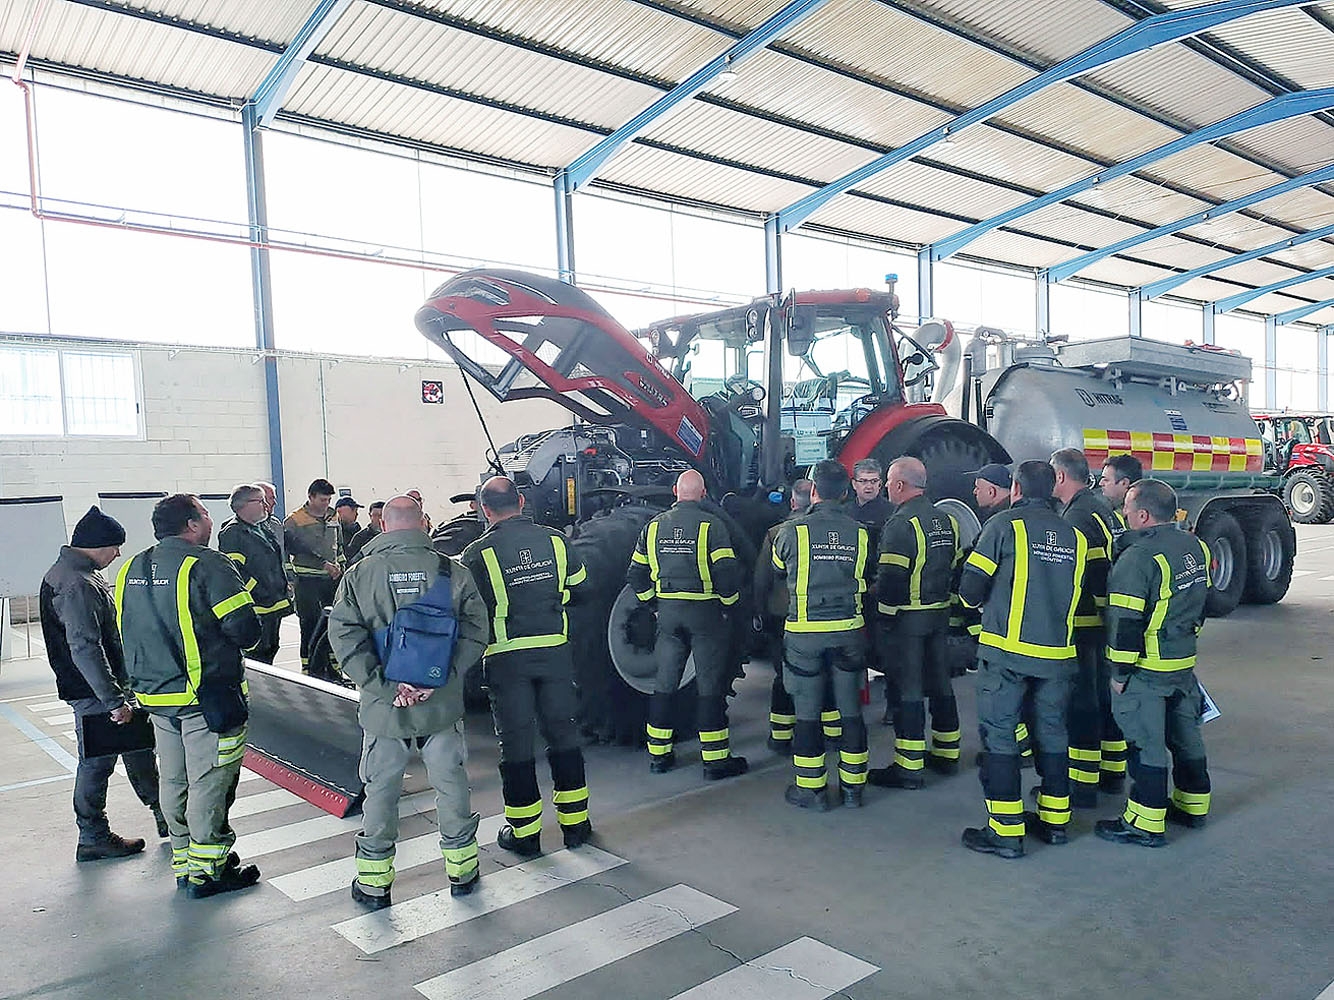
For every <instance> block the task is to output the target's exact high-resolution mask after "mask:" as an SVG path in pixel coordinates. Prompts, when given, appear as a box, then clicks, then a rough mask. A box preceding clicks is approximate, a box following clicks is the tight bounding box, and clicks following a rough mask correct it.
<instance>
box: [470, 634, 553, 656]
mask: <svg viewBox="0 0 1334 1000" xmlns="http://www.w3.org/2000/svg"><path fill="white" fill-rule="evenodd" d="M568 641H569V640H568V639H567V638H566V637H565V635H564V634H554V635H521V636H519V637H517V638H514V639H506V640H505V641H504V642H493V643H491V644H490V645H489V646H487V647H486V651H485V653H486V655H487V656H492V655H494V654H496V653H509V652H513V651H514V650H516V649H552V648H553V647H556V646H563V645H565V643H566V642H568Z"/></svg>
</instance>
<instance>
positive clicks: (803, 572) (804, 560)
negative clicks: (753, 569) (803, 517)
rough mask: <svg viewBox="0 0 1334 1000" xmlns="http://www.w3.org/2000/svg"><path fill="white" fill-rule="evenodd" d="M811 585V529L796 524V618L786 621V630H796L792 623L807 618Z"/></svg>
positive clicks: (798, 622) (800, 621)
mask: <svg viewBox="0 0 1334 1000" xmlns="http://www.w3.org/2000/svg"><path fill="white" fill-rule="evenodd" d="M810 586H811V529H810V527H809V526H808V525H805V524H799V525H797V587H796V595H797V620H796V621H795V622H788V631H796V630H795V629H793V628H792V626H793V625H798V624H805V623H806V618H807V609H808V607H809V604H808V592H809V591H810Z"/></svg>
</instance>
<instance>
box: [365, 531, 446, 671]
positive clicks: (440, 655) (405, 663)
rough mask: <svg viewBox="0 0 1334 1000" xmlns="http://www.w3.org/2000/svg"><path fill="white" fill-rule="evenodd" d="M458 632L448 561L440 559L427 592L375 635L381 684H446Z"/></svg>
mask: <svg viewBox="0 0 1334 1000" xmlns="http://www.w3.org/2000/svg"><path fill="white" fill-rule="evenodd" d="M458 631H459V622H458V619H457V618H456V617H455V616H454V591H453V587H452V586H451V584H450V580H449V560H448V559H447V558H444V557H442V558H441V560H440V575H439V576H437V577H436V578H435V583H433V584H431V589H430V590H428V591H427V592H426V593H424V594H422V596H421V597H419V598H417V600H415V601H413V602H412V603H411V604H405V605H404V606H403V607H401V608H399V609H398V610H397V611H396V612H394V617H393V620H392V621H390V623H389V625H388V626H387V627H386V628H382V629H379V630H377V631H376V633H375V644H376V646H377V647H378V650H379V653H380V663H381V664H382V665H383V666H384V676H385V680H388V681H394V682H396V683H402V684H411V685H412V686H413V687H424V688H438V687H443V686H444V685H445V682H446V681H448V680H449V668H450V664H451V663H452V662H453V659H454V645H455V643H456V642H457V640H458Z"/></svg>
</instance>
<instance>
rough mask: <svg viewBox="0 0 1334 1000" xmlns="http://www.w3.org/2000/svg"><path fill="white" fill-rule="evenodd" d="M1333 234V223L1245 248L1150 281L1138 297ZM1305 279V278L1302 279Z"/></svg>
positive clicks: (1163, 291)
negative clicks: (1237, 252) (1266, 244)
mask: <svg viewBox="0 0 1334 1000" xmlns="http://www.w3.org/2000/svg"><path fill="white" fill-rule="evenodd" d="M1330 236H1334V225H1330V226H1321V227H1320V228H1319V229H1312V230H1311V231H1310V232H1309V233H1302V234H1301V235H1300V236H1290V237H1288V238H1287V239H1286V240H1279V241H1278V242H1277V243H1271V244H1269V246H1267V247H1260V249H1258V250H1247V251H1246V252H1245V253H1239V254H1233V255H1232V256H1230V257H1224V258H1223V259H1222V260H1216V261H1214V262H1213V263H1211V264H1201V265H1200V266H1199V267H1195V268H1191V269H1190V270H1189V271H1183V272H1182V273H1181V274H1174V275H1172V276H1171V277H1170V278H1163V279H1161V280H1159V281H1154V282H1151V283H1150V284H1147V285H1145V286H1144V287H1143V288H1141V289H1140V290H1139V297H1140V298H1141V299H1142V300H1144V301H1145V302H1147V301H1149V300H1150V299H1156V298H1158V296H1160V295H1166V294H1167V293H1168V292H1170V291H1171V290H1172V289H1174V288H1179V287H1181V286H1182V285H1184V284H1185V283H1186V282H1188V281H1194V280H1195V279H1196V278H1203V277H1205V276H1206V275H1209V274H1213V273H1214V272H1215V271H1221V270H1223V268H1225V267H1232V266H1234V265H1236V264H1245V263H1247V262H1248V261H1252V260H1259V259H1260V258H1261V257H1267V256H1269V255H1270V254H1271V253H1282V252H1283V251H1284V250H1291V249H1292V248H1293V247H1299V246H1301V245H1302V244H1303V243H1311V242H1313V241H1314V240H1323V239H1326V238H1327V237H1330ZM1302 280H1305V279H1302Z"/></svg>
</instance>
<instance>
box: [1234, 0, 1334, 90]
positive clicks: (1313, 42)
mask: <svg viewBox="0 0 1334 1000" xmlns="http://www.w3.org/2000/svg"><path fill="white" fill-rule="evenodd" d="M1209 34H1210V36H1211V37H1212V38H1216V39H1218V40H1219V41H1220V42H1223V43H1225V44H1227V45H1230V46H1232V47H1233V48H1234V49H1240V50H1242V51H1244V52H1246V53H1247V54H1248V55H1249V56H1251V57H1252V58H1253V59H1258V60H1259V61H1260V62H1262V63H1263V64H1264V65H1266V66H1268V67H1269V68H1270V69H1272V70H1274V71H1275V72H1278V73H1281V74H1283V75H1284V76H1286V77H1287V78H1288V79H1290V80H1293V81H1294V82H1296V83H1297V84H1299V85H1300V86H1301V87H1303V88H1305V89H1307V90H1311V89H1314V88H1316V87H1329V86H1334V60H1331V59H1330V58H1329V32H1328V30H1326V29H1325V28H1324V27H1322V26H1321V25H1319V24H1317V23H1316V21H1315V19H1314V18H1311V17H1309V16H1308V15H1307V14H1305V13H1303V12H1302V11H1300V10H1292V9H1286V10H1274V11H1268V12H1266V13H1264V14H1258V15H1255V16H1253V17H1247V18H1243V19H1242V20H1240V21H1234V22H1233V23H1231V24H1225V25H1222V26H1221V27H1218V28H1215V29H1214V30H1213V31H1211V32H1210V33H1209Z"/></svg>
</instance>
